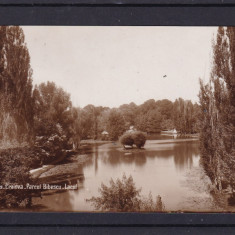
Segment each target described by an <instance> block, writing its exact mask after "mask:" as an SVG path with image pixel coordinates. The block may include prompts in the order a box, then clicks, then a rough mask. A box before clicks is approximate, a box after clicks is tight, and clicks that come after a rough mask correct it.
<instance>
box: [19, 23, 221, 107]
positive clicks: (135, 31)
mask: <svg viewBox="0 0 235 235" xmlns="http://www.w3.org/2000/svg"><path fill="white" fill-rule="evenodd" d="M22 28H23V30H24V33H25V41H26V43H27V47H28V49H29V53H30V57H31V67H32V69H33V83H34V84H40V83H42V82H47V81H53V82H55V83H56V84H57V85H58V86H59V87H62V88H63V89H64V90H65V91H67V92H69V93H70V94H71V100H72V102H73V105H74V106H79V107H84V106H86V105H88V104H93V105H95V106H107V107H119V106H120V105H122V104H128V103H131V102H135V103H136V104H137V105H139V104H142V103H144V102H145V101H146V100H148V99H155V100H160V99H169V100H171V101H174V100H175V99H177V98H179V97H182V98H183V99H190V100H192V101H193V102H197V101H198V92H199V77H200V78H202V79H203V80H205V81H207V80H208V78H209V74H210V69H211V56H212V45H211V42H212V38H213V35H215V34H216V30H217V27H155V26H154V27H153V26H151V27H146V26H144V27H136V26H135V27H131V26H124V27H123V26H122V27H116V26H113V27H110V26H107V27H104V26H102V27H97V26H94V27H93V26H92V27H91V26H23V27H22ZM165 75H166V76H165Z"/></svg>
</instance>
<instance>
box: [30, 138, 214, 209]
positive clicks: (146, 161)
mask: <svg viewBox="0 0 235 235" xmlns="http://www.w3.org/2000/svg"><path fill="white" fill-rule="evenodd" d="M199 160H200V155H199V143H198V140H197V139H190V138H187V139H186V138H185V139H182V138H174V137H173V136H166V135H157V136H152V137H151V138H149V139H148V140H147V141H146V144H145V150H140V151H137V152H131V151H123V149H122V147H121V146H120V145H119V144H117V143H106V144H102V145H95V146H91V148H90V149H89V158H88V160H87V161H86V162H85V164H83V165H78V166H77V168H76V171H77V172H82V173H83V174H84V179H83V180H81V179H77V180H75V181H74V180H73V183H74V182H75V183H78V189H77V190H67V191H61V192H59V191H57V192H56V193H51V194H48V195H44V196H43V197H42V198H34V200H33V204H34V206H38V207H40V206H41V211H94V208H93V207H92V205H91V204H90V203H89V202H86V199H89V198H91V197H92V196H98V195H99V192H98V188H99V187H100V185H101V183H104V184H106V185H108V184H109V181H110V179H111V177H112V178H113V179H114V180H115V179H117V178H121V177H122V175H123V174H126V176H129V175H131V176H132V177H133V180H134V182H135V184H136V186H137V188H141V189H142V191H141V194H142V195H145V196H148V194H149V192H151V194H152V196H153V197H154V198H155V197H156V196H158V195H160V196H161V198H162V201H163V202H164V204H165V207H166V210H167V211H180V210H184V211H192V210H198V211H200V208H199V207H198V205H200V207H201V210H203V211H205V210H207V209H208V210H209V209H210V206H211V204H212V198H211V196H210V194H209V192H208V184H209V181H208V179H207V178H206V176H205V174H204V172H203V170H202V169H201V166H200V164H199ZM202 202H204V203H202ZM205 206H206V207H205Z"/></svg>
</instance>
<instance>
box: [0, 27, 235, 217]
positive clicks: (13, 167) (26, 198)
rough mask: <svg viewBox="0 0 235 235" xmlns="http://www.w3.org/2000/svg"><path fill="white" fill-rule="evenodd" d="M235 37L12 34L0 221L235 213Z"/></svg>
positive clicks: (4, 95)
mask: <svg viewBox="0 0 235 235" xmlns="http://www.w3.org/2000/svg"><path fill="white" fill-rule="evenodd" d="M234 136H235V28H234V27H130V26H125V27H97V26H95V27H93V26H92V27H91V26H89V27H87V26H82V27H81V26H66V27H65V26H63V27H62V26H56V27H55V26H0V211H2V212H4V211H5V212H9V211H11V212H15V211H26V212H31V211H33V212H110V211H111V212H156V213H159V212H161V213H168V212H234V211H235V194H234V193H235V191H234V190H235V189H233V188H234V187H235V143H234V140H235V137H234Z"/></svg>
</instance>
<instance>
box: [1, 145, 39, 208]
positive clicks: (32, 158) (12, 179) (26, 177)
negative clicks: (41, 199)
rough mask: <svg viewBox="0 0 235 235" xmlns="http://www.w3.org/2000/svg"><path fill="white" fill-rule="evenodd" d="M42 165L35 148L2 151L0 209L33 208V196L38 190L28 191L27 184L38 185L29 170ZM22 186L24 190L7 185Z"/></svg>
mask: <svg viewBox="0 0 235 235" xmlns="http://www.w3.org/2000/svg"><path fill="white" fill-rule="evenodd" d="M35 165H40V156H38V153H37V152H36V151H35V149H34V148H29V147H24V148H14V149H7V150H0V185H1V186H3V188H1V189H0V208H17V207H29V206H31V199H32V197H33V195H35V194H39V195H40V191H38V190H31V189H27V187H26V184H27V183H29V184H36V179H32V178H31V176H30V174H29V170H30V169H32V167H35ZM7 184H9V185H22V186H23V188H24V189H11V188H10V187H5V185H7Z"/></svg>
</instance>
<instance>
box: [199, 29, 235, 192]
mask: <svg viewBox="0 0 235 235" xmlns="http://www.w3.org/2000/svg"><path fill="white" fill-rule="evenodd" d="M234 35H235V29H234V28H233V27H227V28H224V27H219V28H218V32H217V37H216V41H215V42H214V43H213V68H212V72H211V78H210V82H209V84H203V83H202V82H201V90H200V104H201V126H202V128H201V135H200V146H201V153H202V163H203V165H204V167H205V170H206V172H207V174H208V175H209V176H210V178H211V179H212V182H214V183H215V185H217V187H218V188H219V189H222V186H223V185H222V183H223V182H226V183H227V184H229V186H230V188H231V191H232V192H233V189H234V187H235V180H234V179H235V144H234V133H235V95H234V93H235V72H234V71H235V59H234V56H235V40H234V39H235V36H234Z"/></svg>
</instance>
